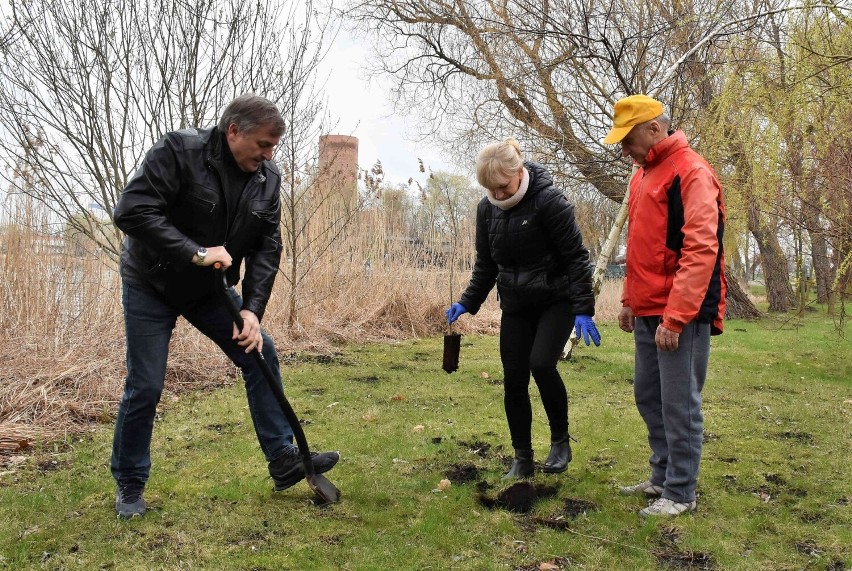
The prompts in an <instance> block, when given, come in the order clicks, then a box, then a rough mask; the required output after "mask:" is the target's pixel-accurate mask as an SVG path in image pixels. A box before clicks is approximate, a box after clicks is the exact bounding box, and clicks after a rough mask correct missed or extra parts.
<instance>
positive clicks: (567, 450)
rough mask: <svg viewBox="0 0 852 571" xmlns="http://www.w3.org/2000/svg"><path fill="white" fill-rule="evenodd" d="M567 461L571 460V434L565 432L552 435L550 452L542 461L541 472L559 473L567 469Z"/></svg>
mask: <svg viewBox="0 0 852 571" xmlns="http://www.w3.org/2000/svg"><path fill="white" fill-rule="evenodd" d="M569 462H571V436H570V435H569V434H568V433H567V432H566V433H565V434H563V435H559V436H555V437H552V438H551V441H550V454H548V455H547V460H545V461H544V468H542V472H546V473H548V474H559V473H561V472H564V471H565V470H567V469H568V463H569Z"/></svg>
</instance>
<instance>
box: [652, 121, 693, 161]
mask: <svg viewBox="0 0 852 571" xmlns="http://www.w3.org/2000/svg"><path fill="white" fill-rule="evenodd" d="M688 147H689V142H688V141H687V140H686V135H685V134H684V132H683V131H681V130H677V131H675V132H674V133H672V134H671V135H669V136H668V137H666V138H665V139H663V140H662V141H660V142H659V143H657V144H656V145H654V146H653V147H651V150H650V151H648V157H647V158H646V159H645V165H644V167H645V168H648V167H651V166H654V165H655V164H657V163H659V162H660V161H662V160H664V159H665V158H666V157H668V156H669V155H671V154H672V153H674V152H675V151H679V150H680V149H684V148H688Z"/></svg>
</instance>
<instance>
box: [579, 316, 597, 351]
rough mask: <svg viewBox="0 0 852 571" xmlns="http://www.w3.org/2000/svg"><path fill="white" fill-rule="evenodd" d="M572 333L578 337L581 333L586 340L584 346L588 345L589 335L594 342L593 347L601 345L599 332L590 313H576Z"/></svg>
mask: <svg viewBox="0 0 852 571" xmlns="http://www.w3.org/2000/svg"><path fill="white" fill-rule="evenodd" d="M574 335H576V336H577V338H578V339H579V338H580V337H581V335H582V339H583V341H585V342H586V347H588V346H589V337H591V338H592V341H594V342H595V347H600V346H601V334H600V333H598V328H597V326H596V325H595V320H594V319H592V316H591V315H578V316H576V317H575V318H574Z"/></svg>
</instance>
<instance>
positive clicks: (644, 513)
mask: <svg viewBox="0 0 852 571" xmlns="http://www.w3.org/2000/svg"><path fill="white" fill-rule="evenodd" d="M694 511H695V501H691V502H689V503H686V504H682V503H680V502H676V501H674V500H670V499H668V498H657V499H656V500H655V501H654V503H653V504H651V505H650V506H648V507H647V508H645V509H641V510H639V515H640V516H641V517H654V516H664V517H674V516H676V515H680V514H682V513H684V512H694Z"/></svg>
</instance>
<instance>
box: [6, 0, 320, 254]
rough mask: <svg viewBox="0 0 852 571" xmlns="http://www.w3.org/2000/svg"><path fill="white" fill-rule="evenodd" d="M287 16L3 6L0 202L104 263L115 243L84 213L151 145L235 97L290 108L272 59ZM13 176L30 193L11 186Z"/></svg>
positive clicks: (281, 54)
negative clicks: (36, 211) (11, 203)
mask: <svg viewBox="0 0 852 571" xmlns="http://www.w3.org/2000/svg"><path fill="white" fill-rule="evenodd" d="M296 5H297V3H296V2H293V3H292V4H288V3H286V2H278V3H275V2H273V3H265V2H258V3H251V2H248V3H246V2H241V1H240V0H198V1H194V2H187V1H185V0H178V1H176V2H175V1H166V0H97V1H95V0H78V1H75V2H54V1H50V0H24V1H19V0H13V1H12V2H11V4H10V5H9V6H8V8H6V12H7V14H6V18H5V26H6V29H5V30H4V34H3V37H4V40H5V41H4V42H3V43H2V46H0V57H2V71H1V72H0V73H2V76H3V81H2V83H0V159H2V160H3V161H4V162H5V163H6V169H5V171H4V172H3V173H2V175H0V176H3V177H5V178H6V180H7V182H8V183H9V191H11V192H25V193H28V194H30V195H31V196H32V197H33V198H34V199H36V200H38V201H39V202H41V203H42V204H44V205H45V206H46V207H47V208H48V209H49V210H50V211H51V212H52V213H53V215H54V217H55V220H56V222H57V223H58V224H61V225H64V226H70V227H71V230H73V231H75V232H81V233H83V234H85V235H87V236H88V237H89V238H91V239H92V240H94V241H95V243H96V244H97V245H98V246H99V247H100V248H102V249H103V250H104V251H105V252H107V253H109V254H110V255H111V256H112V257H113V258H114V257H116V256H117V255H118V252H119V243H120V240H119V239H120V236H119V232H118V230H117V229H115V228H114V227H113V226H112V225H110V224H102V223H101V222H100V218H101V216H98V214H97V213H96V212H93V209H94V208H97V209H102V210H103V211H105V212H106V213H108V214H109V213H111V212H112V208H113V206H114V205H115V202H116V199H117V198H118V195H119V193H120V192H121V190H122V189H123V188H124V186H125V183H126V181H127V179H128V178H129V176H130V174H131V173H132V171H133V170H134V169H135V168H136V166H137V164H138V163H139V162H140V159H141V157H142V154H143V153H144V152H145V150H146V149H147V148H148V147H149V146H150V145H151V144H152V143H153V142H154V141H156V140H157V139H158V138H159V137H160V136H161V135H162V134H163V133H165V132H166V131H169V130H172V129H177V128H183V127H190V126H199V127H205V126H208V125H210V124H213V123H214V122H215V120H216V119H217V116H218V113H219V112H220V111H221V109H222V108H223V106H224V104H226V103H227V102H228V101H229V100H230V99H232V98H233V97H234V96H236V95H238V94H240V93H245V92H255V93H259V94H262V95H264V96H265V97H267V98H269V99H271V100H273V101H276V102H278V103H282V104H283V103H285V102H288V101H289V100H290V99H291V97H292V95H291V93H289V92H288V90H290V89H292V87H293V86H292V85H291V84H288V83H287V81H286V78H285V77H284V75H285V73H286V69H287V65H289V64H290V62H288V61H285V59H284V58H286V57H287V56H288V53H287V46H288V45H289V44H290V43H291V42H292V41H293V39H294V38H298V37H299V33H300V30H302V29H303V26H304V21H305V18H304V17H301V14H300V13H298V12H297V11H296V10H295V6H296ZM289 55H292V53H291V54H289ZM282 106H283V105H282ZM22 168H26V169H28V170H29V171H30V172H34V173H38V177H39V180H40V181H41V184H39V185H35V186H34V185H29V186H24V185H20V184H16V182H15V172H20V170H21V169H22Z"/></svg>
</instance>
